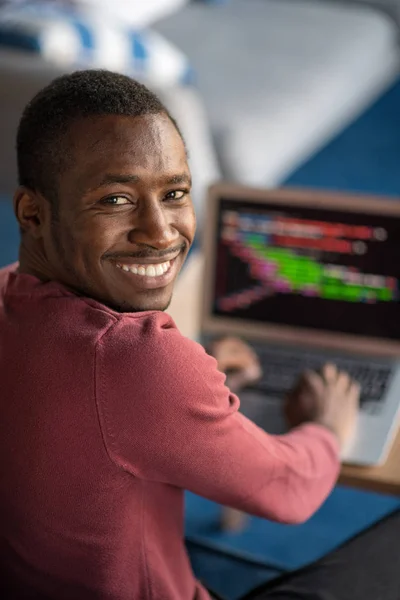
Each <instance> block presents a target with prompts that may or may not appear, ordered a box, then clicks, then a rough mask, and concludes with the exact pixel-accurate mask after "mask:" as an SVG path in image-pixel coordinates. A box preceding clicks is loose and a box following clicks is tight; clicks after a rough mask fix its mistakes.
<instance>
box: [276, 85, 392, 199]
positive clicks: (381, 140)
mask: <svg viewBox="0 0 400 600" xmlns="http://www.w3.org/2000/svg"><path fill="white" fill-rule="evenodd" d="M399 165H400V82H398V83H396V84H395V85H394V86H393V87H392V88H391V89H390V90H389V91H388V92H387V93H386V94H384V95H383V96H382V97H381V98H380V99H379V100H378V101H377V102H376V103H375V104H374V105H373V106H372V107H371V108H370V109H369V110H368V111H366V112H365V113H364V114H363V115H362V116H361V117H360V118H359V119H357V120H356V121H355V122H354V123H353V124H352V125H350V126H349V127H348V128H347V129H346V130H345V131H343V133H341V134H340V135H338V136H337V137H336V138H335V139H334V140H333V141H332V142H331V143H330V144H328V145H327V146H325V148H323V149H322V150H321V151H320V152H318V154H316V155H315V156H314V157H313V158H311V159H310V160H308V161H307V162H306V163H305V164H304V165H302V166H301V167H300V168H299V169H297V170H296V172H295V173H293V174H292V175H291V176H290V177H288V179H287V180H286V182H285V184H286V185H290V186H306V187H317V188H325V189H332V190H347V191H356V192H366V193H370V194H378V195H382V194H383V195H389V196H400V169H399Z"/></svg>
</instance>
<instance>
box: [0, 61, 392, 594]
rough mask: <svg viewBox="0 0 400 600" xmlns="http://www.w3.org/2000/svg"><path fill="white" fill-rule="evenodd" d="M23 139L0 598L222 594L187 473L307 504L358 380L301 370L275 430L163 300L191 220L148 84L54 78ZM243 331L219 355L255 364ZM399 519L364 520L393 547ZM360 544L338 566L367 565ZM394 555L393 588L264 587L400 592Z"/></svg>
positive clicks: (5, 367) (112, 78)
mask: <svg viewBox="0 0 400 600" xmlns="http://www.w3.org/2000/svg"><path fill="white" fill-rule="evenodd" d="M17 154H18V168H19V178H20V187H19V188H18V190H17V192H16V194H15V197H14V206H15V213H16V216H17V219H18V222H19V225H20V228H21V247H20V261H19V266H16V265H14V266H11V267H9V268H7V269H5V270H3V271H2V272H1V274H0V290H1V294H0V298H1V307H0V349H1V352H0V373H1V383H2V387H1V390H2V394H1V420H0V427H1V435H0V455H1V463H0V464H1V466H0V469H1V471H0V506H1V536H0V564H1V578H0V587H1V588H2V590H1V591H2V592H3V593H2V596H1V597H2V598H10V599H12V598H24V599H30V598H46V599H52V600H53V599H54V600H56V599H57V600H63V599H73V600H81V599H82V600H84V599H96V600H103V599H104V600H105V599H107V600H152V599H153V600H193V599H194V598H196V599H202V600H203V599H204V600H205V599H208V598H209V597H210V596H209V594H208V593H207V591H206V590H205V589H204V587H202V586H201V585H200V584H199V583H198V582H196V581H195V579H194V577H193V575H192V572H191V569H190V565H189V561H188V558H187V555H186V552H185V547H184V542H183V490H184V489H189V490H192V491H193V492H195V493H198V494H202V495H204V496H207V497H208V498H211V499H213V500H216V501H217V502H221V503H223V504H226V505H229V506H232V507H233V508H236V509H240V510H243V511H246V512H249V513H252V514H255V515H259V516H263V517H266V518H270V519H276V520H279V521H284V522H288V523H297V522H300V521H303V520H304V519H307V518H308V517H309V516H310V515H311V514H312V513H313V512H314V511H315V510H316V509H317V508H318V507H319V506H320V504H321V502H323V500H324V499H325V498H326V496H327V495H328V494H329V492H330V491H331V489H332V487H333V486H334V484H335V481H336V477H337V474H338V471H339V460H338V455H339V449H340V446H341V444H342V443H344V441H345V439H346V438H347V436H348V435H349V434H350V433H351V430H352V428H353V425H354V419H355V415H356V412H357V401H358V387H357V384H355V383H354V382H352V381H350V380H349V378H348V376H347V375H346V374H343V373H338V372H337V371H336V369H335V368H334V367H332V366H327V367H326V368H325V369H324V371H323V373H321V374H317V373H308V374H306V375H305V376H304V377H303V379H302V380H301V381H300V382H299V384H298V386H297V387H296V389H295V390H294V391H293V393H292V394H291V395H290V397H289V398H288V401H287V410H286V412H287V416H288V421H289V424H290V425H291V426H292V427H293V429H292V431H291V432H290V433H288V434H287V435H285V436H280V437H273V436H268V435H267V434H266V433H264V432H263V431H261V430H260V429H258V428H257V427H256V426H255V425H254V424H252V423H251V422H249V421H248V420H247V419H246V418H245V417H243V416H242V415H241V414H240V413H239V412H238V408H239V402H238V399H237V397H236V396H235V395H234V394H232V393H231V392H230V391H229V389H228V388H227V387H226V386H225V384H224V382H225V377H224V375H222V373H221V372H220V371H219V370H218V369H217V362H216V361H215V359H214V358H212V357H210V356H208V355H207V354H206V353H205V351H204V350H203V349H202V348H201V347H200V346H199V345H197V344H195V343H193V342H191V341H189V340H187V339H185V338H184V337H182V336H181V335H180V333H179V331H177V329H176V327H175V325H174V323H173V322H172V320H171V318H169V317H168V316H167V315H166V314H165V313H164V312H162V311H164V310H165V308H166V307H167V306H168V303H169V301H170V299H171V295H172V289H173V284H174V281H175V280H176V277H177V275H178V273H179V271H180V269H181V267H182V264H183V262H184V260H185V257H186V256H187V253H188V250H189V248H190V245H191V243H192V241H193V237H194V233H195V217H194V213H193V208H192V204H191V200H190V172H189V168H188V164H187V156H186V150H185V145H184V143H183V140H182V137H181V135H180V132H179V129H178V127H177V125H176V123H175V122H174V121H173V119H172V118H171V116H170V115H169V114H168V112H167V111H166V109H165V108H164V107H163V106H162V104H161V103H160V102H159V100H158V99H157V98H156V97H155V96H154V95H153V94H152V93H151V92H150V91H149V90H147V89H146V88H145V87H144V86H142V85H140V84H139V83H137V82H135V81H133V80H131V79H129V78H127V77H124V76H121V75H117V74H113V73H108V72H104V71H83V72H78V73H75V74H72V75H67V76H65V77H62V78H60V79H58V80H56V81H54V82H53V83H52V84H51V85H50V86H48V87H47V88H45V89H44V90H43V91H42V92H40V93H39V94H38V95H37V96H36V97H35V98H34V99H33V100H32V102H31V103H30V104H29V105H28V106H27V108H26V110H25V112H24V114H23V116H22V119H21V122H20V126H19V131H18V138H17ZM231 344H232V342H231V341H228V342H225V343H224V342H220V343H219V344H216V346H215V348H214V352H215V354H216V356H217V359H218V360H219V364H220V368H221V369H222V368H224V369H227V370H228V369H230V368H232V367H235V368H236V369H239V375H240V373H241V374H242V381H243V378H244V379H246V377H252V376H254V375H255V374H256V371H257V364H256V362H255V361H254V360H253V358H252V355H251V353H250V351H249V350H248V349H247V348H246V347H245V346H243V345H241V344H240V343H239V345H238V346H235V344H233V347H232V345H231ZM238 355H240V359H238ZM236 377H237V374H236ZM238 382H239V381H238V379H236V383H238ZM397 524H398V518H397V516H396V517H394V518H393V519H392V520H390V522H389V525H387V524H385V523H384V524H382V525H380V529H379V532H380V533H379V534H376V533H374V534H371V533H369V534H366V536H368V535H373V536H374V540H376V546H377V548H378V552H383V551H384V550H385V543H386V542H385V540H386V533H387V532H388V531H390V532H392V533H391V536H389V537H390V540H392V541H393V535H394V534H393V531H394V529H395V525H396V527H397ZM396 531H397V529H396ZM367 539H368V538H367ZM396 539H397V537H396ZM379 541H380V543H379ZM266 543H268V541H267V540H266ZM353 544H356V550H355V551H354V550H351V548H352V546H351V545H350V551H349V550H348V548H347V549H346V548H345V549H342V550H339V551H338V558H337V559H335V560H336V563H337V562H338V560H339V561H340V557H341V556H345V557H346V562H347V563H348V567H346V568H350V566H351V565H353V563H354V562H355V561H354V560H353V559H354V555H355V554H356V555H357V557H356V558H357V559H358V563H357V564H358V565H359V555H360V547H359V545H358V546H357V542H353ZM363 545H364V546H367V545H368V544H366V543H365V542H364V544H363ZM341 552H342V554H340V553H341ZM343 553H344V554H343ZM397 554H399V553H397ZM368 560H369V562H368ZM352 561H353V562H352ZM331 562H332V561H331ZM375 562H377V563H379V564H377V565H375V564H374V563H375ZM382 562H383V561H382V560H381V561H375V560H372V559H368V557H367V555H366V556H365V566H366V567H367V568H368V569H370V570H371V573H372V575H371V576H375V575H376V577H377V578H378V580H379V585H380V586H381V585H382V581H385V579H384V577H385V574H386V573H390V576H391V578H392V579H391V587H389V588H388V589H389V590H390V594H389V595H386V596H382V595H380V596H378V593H377V591H376V589H374V588H373V584H371V582H369V583H368V585H366V584H365V585H364V584H362V582H357V585H358V586H359V587H358V592H357V594H354V595H353V593H352V591H351V585H352V577H353V576H354V577H356V578H357V576H358V578H359V576H360V569H358V571H357V570H356V569H355V567H354V569H355V570H354V574H353V575H349V574H347V578H346V577H345V580H344V583H343V581H342V580H341V579H340V578H341V577H342V579H343V573H345V574H346V573H347V571H346V570H345V569H342V570H340V573H339V574H338V573H337V569H336V568H335V566H334V564H333V566H332V570H331V571H330V572H328V573H327V574H325V577H322V576H321V573H322V571H323V569H321V568H320V567H318V566H317V567H315V568H314V569H311V572H310V573H309V572H308V571H306V572H305V573H304V572H300V573H297V574H295V575H294V576H293V578H291V579H289V581H288V582H285V581H284V582H279V584H277V587H275V588H274V591H271V590H270V589H268V590H266V591H265V592H260V594H262V595H261V596H259V595H258V596H257V597H266V598H276V597H278V596H279V597H280V598H284V599H289V598H293V597H296V598H311V596H310V595H308V594H309V592H310V590H315V591H316V593H319V591H321V593H322V594H324V593H325V590H328V589H333V588H332V586H333V587H334V584H335V579H336V578H338V580H339V581H341V586H340V587H339V588H337V591H336V592H335V593H333V592H332V595H331V596H329V594H328V595H326V596H323V595H321V596H319V595H318V596H313V597H318V598H328V597H329V598H334V599H338V600H347V599H348V598H360V599H361V598H363V599H365V598H370V599H371V600H377V598H378V597H380V598H385V600H392V598H393V600H394V599H395V598H396V599H397V600H398V596H397V595H396V596H395V595H394V594H395V592H394V589H395V585H394V578H397V579H396V582H397V583H398V576H397V572H398V567H399V566H400V561H399V558H394V557H393V555H391V556H389V557H387V558H386V559H385V561H384V563H385V564H384V565H383V564H382ZM333 563H335V561H333ZM395 563H396V564H395ZM396 565H397V572H396V570H395V566H396ZM353 566H354V565H353ZM324 568H325V566H324ZM382 578H383V579H382ZM372 581H374V580H372ZM371 590H372V592H371ZM379 590H381V587H379ZM397 591H398V588H396V592H397ZM370 592H371V593H372V595H371V594H370ZM368 594H370V595H368Z"/></svg>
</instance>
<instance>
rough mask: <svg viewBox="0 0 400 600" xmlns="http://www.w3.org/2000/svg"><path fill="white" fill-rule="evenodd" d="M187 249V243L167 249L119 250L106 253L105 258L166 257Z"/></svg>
mask: <svg viewBox="0 0 400 600" xmlns="http://www.w3.org/2000/svg"><path fill="white" fill-rule="evenodd" d="M184 250H186V244H179V246H173V247H172V248H167V249H166V250H156V251H155V250H154V248H150V247H149V248H142V249H141V250H138V251H137V252H117V253H108V254H105V255H104V258H112V259H114V260H118V259H124V258H164V256H171V254H175V253H177V252H183V251H184Z"/></svg>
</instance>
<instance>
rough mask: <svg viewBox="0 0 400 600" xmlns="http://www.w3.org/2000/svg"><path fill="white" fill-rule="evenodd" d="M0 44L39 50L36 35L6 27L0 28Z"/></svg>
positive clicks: (32, 50)
mask: <svg viewBox="0 0 400 600" xmlns="http://www.w3.org/2000/svg"><path fill="white" fill-rule="evenodd" d="M0 45H2V46H8V47H10V48H21V49H22V50H30V51H31V52H40V43H39V39H38V37H37V36H35V35H30V34H29V33H23V32H21V31H16V30H11V29H6V28H4V29H1V28H0Z"/></svg>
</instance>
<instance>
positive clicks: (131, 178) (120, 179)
mask: <svg viewBox="0 0 400 600" xmlns="http://www.w3.org/2000/svg"><path fill="white" fill-rule="evenodd" d="M138 181H140V177H138V175H124V174H122V173H115V174H114V173H106V175H104V177H103V178H102V179H101V181H100V182H99V183H98V184H97V185H96V186H95V187H93V188H92V190H94V189H98V188H101V187H106V186H107V185H112V184H113V183H137V182H138Z"/></svg>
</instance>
